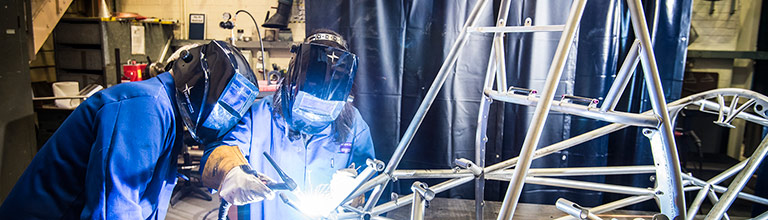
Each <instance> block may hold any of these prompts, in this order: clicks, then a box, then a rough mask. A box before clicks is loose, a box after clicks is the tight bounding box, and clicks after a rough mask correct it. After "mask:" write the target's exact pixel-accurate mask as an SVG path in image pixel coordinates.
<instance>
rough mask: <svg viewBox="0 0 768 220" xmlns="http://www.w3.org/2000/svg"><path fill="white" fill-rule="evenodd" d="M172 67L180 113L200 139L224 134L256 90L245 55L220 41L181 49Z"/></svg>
mask: <svg viewBox="0 0 768 220" xmlns="http://www.w3.org/2000/svg"><path fill="white" fill-rule="evenodd" d="M172 71H173V77H174V82H175V84H176V104H177V106H178V109H179V114H180V116H181V118H182V120H183V121H184V125H185V126H186V127H187V130H188V131H189V133H190V134H191V135H192V137H193V138H195V140H197V141H198V142H200V143H208V142H210V141H215V140H217V139H218V138H220V137H221V136H223V135H224V134H226V133H227V132H228V131H229V130H230V129H231V128H232V127H234V125H235V124H237V122H238V121H240V118H242V116H243V115H244V114H245V113H246V111H248V109H249V108H250V107H251V105H253V103H254V101H255V100H256V96H257V95H258V94H259V87H258V82H257V81H256V76H255V75H254V73H253V70H251V67H250V66H249V65H248V62H247V61H246V59H245V57H244V56H243V55H242V54H241V53H240V51H239V50H238V49H237V48H235V47H234V46H232V45H230V44H228V43H225V42H223V41H211V43H209V44H206V45H202V46H199V47H195V48H191V49H188V50H185V51H182V52H181V55H180V56H179V59H177V60H176V61H175V62H174V64H173V67H172Z"/></svg>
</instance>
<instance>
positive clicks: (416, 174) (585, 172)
mask: <svg viewBox="0 0 768 220" xmlns="http://www.w3.org/2000/svg"><path fill="white" fill-rule="evenodd" d="M512 172H513V169H507V170H497V171H494V172H490V173H487V174H486V176H493V177H494V179H496V178H503V177H509V176H511V175H512ZM654 172H656V169H655V167H654V166H650V165H639V166H609V167H565V168H531V169H530V170H529V171H528V176H535V177H544V176H547V177H567V176H593V175H631V174H645V173H654ZM392 176H394V177H395V178H397V179H447V178H462V177H472V176H475V175H474V174H473V172H472V171H470V170H466V169H429V170H427V169H420V170H395V172H394V173H393V174H392ZM489 179H490V178H489Z"/></svg>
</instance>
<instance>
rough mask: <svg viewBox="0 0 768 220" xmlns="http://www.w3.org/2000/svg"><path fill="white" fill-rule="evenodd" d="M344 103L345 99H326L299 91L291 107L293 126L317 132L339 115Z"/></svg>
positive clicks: (310, 132) (309, 131)
mask: <svg viewBox="0 0 768 220" xmlns="http://www.w3.org/2000/svg"><path fill="white" fill-rule="evenodd" d="M344 104H345V102H344V101H329V100H324V99H320V98H317V97H314V96H312V95H310V94H308V93H306V92H303V91H299V93H298V95H297V96H296V99H295V101H294V103H293V107H292V108H291V128H292V129H293V130H295V131H301V132H303V133H306V134H317V133H319V132H320V131H322V130H323V129H325V127H327V126H328V125H330V124H331V123H332V122H333V121H334V120H336V118H338V117H339V114H341V110H342V109H344Z"/></svg>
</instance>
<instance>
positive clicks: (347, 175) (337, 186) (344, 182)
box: [331, 163, 365, 207]
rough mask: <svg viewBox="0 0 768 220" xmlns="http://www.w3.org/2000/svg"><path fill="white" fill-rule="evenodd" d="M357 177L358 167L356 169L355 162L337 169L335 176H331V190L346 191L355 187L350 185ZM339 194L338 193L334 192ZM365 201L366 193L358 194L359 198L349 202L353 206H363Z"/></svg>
mask: <svg viewBox="0 0 768 220" xmlns="http://www.w3.org/2000/svg"><path fill="white" fill-rule="evenodd" d="M356 177H357V169H355V164H354V163H352V164H351V165H350V166H349V167H348V168H344V169H339V170H336V172H335V173H333V177H332V178H331V191H335V190H337V191H346V190H348V189H347V188H349V187H354V186H351V185H349V184H350V183H352V182H353V181H354V179H355V178H356ZM334 194H337V193H334ZM364 203H365V194H363V195H360V196H358V197H357V198H355V199H353V200H352V202H351V203H350V204H349V205H350V206H352V207H359V206H362V205H363V204H364Z"/></svg>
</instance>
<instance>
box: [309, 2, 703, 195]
mask: <svg viewBox="0 0 768 220" xmlns="http://www.w3.org/2000/svg"><path fill="white" fill-rule="evenodd" d="M691 1H692V0H669V1H662V3H661V4H659V5H658V7H659V16H658V24H657V27H658V28H657V32H656V36H657V37H656V39H655V45H654V48H655V50H656V55H657V60H658V61H659V65H660V66H659V69H660V72H661V74H662V80H663V85H664V88H665V94H666V97H667V100H668V101H671V100H674V99H677V98H680V97H679V96H680V90H681V87H682V79H683V67H684V62H685V49H686V46H687V35H688V30H689V26H690V13H691ZM475 2H476V1H474V0H469V1H443V0H401V1H388V0H377V1H374V0H369V1H352V0H343V1H339V0H312V1H305V4H306V5H305V7H306V12H307V13H306V22H307V23H306V25H307V27H306V28H307V33H310V32H311V31H312V30H314V29H317V28H327V29H331V30H334V31H337V32H339V33H340V34H341V35H343V36H345V37H346V38H347V41H348V42H349V44H350V50H351V51H352V52H354V53H355V54H357V55H358V56H359V58H360V62H359V70H358V74H357V78H356V79H355V84H356V87H357V88H356V91H355V92H354V96H355V99H354V100H355V106H357V107H358V108H359V109H360V112H361V114H362V115H363V118H364V119H365V120H366V121H367V122H368V124H369V126H370V127H371V133H372V135H373V141H374V144H375V147H376V155H377V156H378V157H379V159H381V160H383V161H385V162H387V161H388V160H389V157H390V156H391V155H392V152H393V151H394V149H395V147H396V146H397V143H398V142H399V140H400V138H401V137H402V134H403V132H404V131H405V129H406V128H407V126H408V124H409V123H410V121H411V119H412V118H413V115H414V114H415V112H416V109H417V108H418V106H419V104H420V103H421V101H422V100H423V98H424V96H425V94H426V92H427V90H428V89H429V87H430V86H431V84H432V81H433V80H434V78H435V75H436V74H437V72H438V70H439V68H440V65H441V64H442V62H443V60H444V59H445V57H446V55H447V54H448V51H449V49H450V47H451V45H452V44H453V42H454V41H455V40H456V37H457V36H458V34H459V32H460V30H461V27H462V25H463V24H464V21H465V20H466V17H467V16H468V15H469V12H470V11H471V9H472V7H473V6H474V3H475ZM563 3H564V1H561V0H538V1H537V0H512V3H511V4H512V7H511V10H510V14H509V19H508V22H507V23H508V25H522V24H523V23H524V21H525V19H526V18H531V20H532V22H533V24H534V25H551V24H564V23H565V19H566V17H567V14H568V11H569V7H570V2H569V3H567V4H563ZM645 4H646V14H648V15H652V14H653V13H652V12H653V7H654V5H655V4H653V2H645ZM498 5H499V1H498V0H496V1H494V2H493V7H486V8H485V9H484V10H483V14H484V16H481V17H479V19H480V20H479V25H481V26H492V25H493V23H494V22H495V19H496V16H497V14H498V10H499V6H498ZM651 17H652V16H649V19H650V18H651ZM630 28H631V27H630V22H629V16H628V13H627V8H626V3H625V2H624V1H617V0H590V1H589V2H588V3H587V8H586V11H585V13H584V17H583V18H582V21H581V24H580V29H579V34H578V37H577V40H576V43H575V44H574V47H573V48H572V50H571V54H570V55H569V60H568V62H567V65H566V68H565V71H564V73H563V77H562V79H561V81H560V84H559V85H558V94H557V96H559V95H560V94H574V95H578V96H584V97H594V98H598V97H604V96H605V94H606V93H607V91H608V88H609V87H610V84H611V83H612V82H613V79H614V77H615V76H614V74H615V72H616V71H617V70H618V68H619V66H620V64H621V62H622V60H623V57H624V56H625V54H626V51H627V50H628V49H629V48H628V47H629V46H630V45H631V43H632V41H633V40H634V37H633V35H634V34H632V33H631V32H632V31H631V29H630ZM470 36H471V39H470V41H469V43H468V44H467V46H466V48H465V49H464V51H463V52H462V53H461V55H459V57H458V62H457V64H456V65H454V66H452V67H451V68H450V69H449V70H450V75H449V77H448V79H447V80H446V82H445V84H444V85H443V87H442V90H441V91H440V93H439V94H438V97H437V99H436V101H435V102H434V104H433V105H432V107H431V108H430V111H429V112H428V113H427V116H426V118H425V120H424V123H423V124H422V126H421V128H420V129H419V131H418V132H417V133H416V137H415V138H414V140H413V141H412V142H411V144H410V148H409V149H408V151H407V153H406V155H405V157H404V159H403V161H402V163H401V164H400V166H399V168H405V169H419V168H450V167H453V166H454V165H453V160H454V159H456V158H468V159H474V157H475V156H474V138H475V134H474V133H475V129H476V120H477V114H478V109H479V103H480V97H481V96H480V95H481V90H482V88H481V87H482V84H483V78H484V74H485V71H486V66H487V62H488V57H489V53H490V45H491V44H490V43H491V38H492V35H488V34H471V35H470ZM559 36H560V33H559V32H553V33H526V34H508V35H507V37H506V55H507V58H506V59H507V60H506V63H507V72H508V79H507V81H508V83H509V84H510V86H516V87H524V88H533V89H540V88H541V87H542V86H543V83H544V79H545V78H546V74H547V70H548V68H549V64H550V62H551V61H552V57H553V54H554V50H555V48H556V46H557V41H558V40H559ZM644 89H645V86H644V84H643V80H642V73H641V71H640V72H638V74H636V76H635V78H633V80H632V81H631V82H630V86H628V87H627V90H626V91H625V92H624V96H625V97H623V101H622V102H620V105H619V106H618V107H617V109H619V110H629V111H632V112H640V111H644V110H647V109H649V108H650V103H649V102H648V100H647V95H646V93H645V92H644ZM532 113H533V108H532V107H523V106H519V105H512V104H496V103H495V104H493V105H492V108H491V113H490V117H491V119H490V120H489V121H490V123H489V129H488V134H489V138H490V141H489V142H488V144H487V154H486V158H487V162H486V163H487V164H493V163H497V162H499V161H502V160H504V159H508V158H511V157H514V156H517V154H518V152H519V149H520V146H521V145H522V142H523V140H524V138H525V137H524V136H525V131H526V129H527V127H528V124H529V122H530V121H529V120H530V116H531V115H532ZM605 124H606V123H604V122H597V121H594V120H591V119H584V118H580V117H576V116H568V115H564V114H560V113H557V112H552V113H551V114H550V116H549V118H548V120H547V124H546V130H545V134H544V136H543V137H542V141H541V143H540V145H539V146H546V145H549V144H552V143H555V142H558V141H561V140H564V139H566V138H568V137H571V136H575V135H578V134H581V133H584V132H587V131H590V130H592V129H595V128H598V127H600V126H603V125H605ZM647 142H648V141H647V139H645V138H644V137H643V136H641V135H639V133H638V130H637V129H625V130H622V131H621V132H619V133H616V134H613V135H611V136H609V137H603V138H600V139H597V140H594V141H591V142H588V143H585V144H582V145H581V146H576V147H573V148H571V149H568V150H564V151H561V152H559V153H555V154H553V155H551V156H547V157H544V158H541V159H538V160H536V161H535V162H534V164H533V166H534V167H576V166H605V165H628V164H651V162H652V160H651V158H652V157H651V154H650V147H649V145H648V143H647ZM580 179H583V180H589V181H595V182H611V183H622V184H635V185H643V186H649V185H650V184H651V183H650V182H649V181H648V177H647V176H645V177H634V178H621V177H619V178H608V179H606V178H603V177H599V178H598V177H589V178H580ZM428 183H433V184H434V183H436V182H429V181H428ZM392 185H393V188H392V190H393V191H394V192H397V193H400V194H408V193H410V182H408V181H397V182H395V183H394V184H392ZM472 187H473V184H465V185H464V186H462V187H459V188H457V189H455V190H451V191H449V192H448V193H444V194H441V195H442V196H449V197H457V198H468V199H471V198H473V197H474V193H473V191H472ZM505 191H506V184H503V183H498V182H493V181H489V182H488V186H487V188H486V199H488V200H501V199H502V198H503V195H504V192H505ZM384 197H387V196H384ZM558 197H565V198H568V199H570V200H572V201H576V202H579V203H581V204H582V205H585V206H593V205H597V204H601V203H604V202H607V201H611V200H615V199H617V198H618V197H615V196H612V195H610V196H606V195H603V194H602V193H596V192H587V191H580V190H571V189H561V188H554V187H543V186H533V185H528V186H526V188H525V189H524V193H523V197H522V200H521V201H523V202H537V203H546V204H554V201H555V200H556V199H557V198H558ZM604 200H605V201H604Z"/></svg>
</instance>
